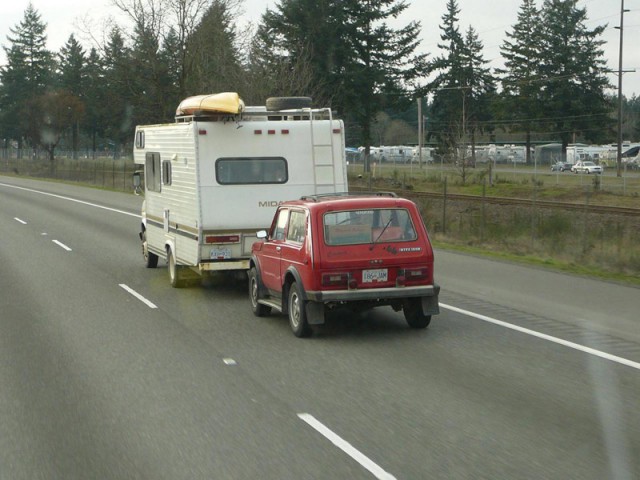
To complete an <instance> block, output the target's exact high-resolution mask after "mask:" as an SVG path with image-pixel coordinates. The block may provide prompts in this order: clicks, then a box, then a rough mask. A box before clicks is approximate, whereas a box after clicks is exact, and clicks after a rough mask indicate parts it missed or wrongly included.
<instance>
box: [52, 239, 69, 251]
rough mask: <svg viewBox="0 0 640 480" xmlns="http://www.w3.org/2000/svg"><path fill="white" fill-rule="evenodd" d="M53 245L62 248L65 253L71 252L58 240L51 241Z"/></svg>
mask: <svg viewBox="0 0 640 480" xmlns="http://www.w3.org/2000/svg"><path fill="white" fill-rule="evenodd" d="M51 241H52V242H53V243H55V244H56V245H58V246H59V247H61V248H64V249H65V250H66V251H67V252H71V251H72V250H71V248H69V247H67V246H66V245H65V244H64V243H62V242H61V241H59V240H51Z"/></svg>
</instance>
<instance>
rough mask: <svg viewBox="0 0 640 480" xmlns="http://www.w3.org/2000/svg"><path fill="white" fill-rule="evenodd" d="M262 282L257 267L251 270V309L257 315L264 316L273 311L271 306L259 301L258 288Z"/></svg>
mask: <svg viewBox="0 0 640 480" xmlns="http://www.w3.org/2000/svg"><path fill="white" fill-rule="evenodd" d="M259 286H260V283H259V279H258V271H257V270H256V267H252V268H251V270H249V297H250V298H251V310H253V314H254V315H255V316H256V317H264V316H265V315H268V314H270V313H271V307H268V306H266V305H262V304H261V303H258V289H259Z"/></svg>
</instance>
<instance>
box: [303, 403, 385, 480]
mask: <svg viewBox="0 0 640 480" xmlns="http://www.w3.org/2000/svg"><path fill="white" fill-rule="evenodd" d="M298 417H299V418H300V419H301V420H303V421H305V422H306V423H307V424H308V425H309V426H311V427H312V428H314V429H315V430H316V431H317V432H319V433H321V434H322V435H323V436H324V437H326V438H327V439H328V440H329V441H331V443H333V444H334V445H335V446H336V447H338V448H339V449H340V450H342V451H343V452H345V453H346V454H347V455H349V456H350V457H351V458H353V459H354V460H355V461H356V462H358V463H359V464H360V465H362V466H363V467H364V468H366V469H367V470H369V471H370V472H371V473H372V474H373V475H374V476H375V477H376V478H379V479H381V480H395V478H396V477H394V476H393V475H391V474H390V473H389V472H387V471H385V470H384V469H382V468H381V467H380V466H378V465H377V464H376V463H375V462H373V461H372V460H371V459H370V458H369V457H367V456H366V455H364V454H363V453H362V452H360V451H359V450H358V449H356V448H355V447H354V446H353V445H351V444H350V443H349V442H347V441H346V440H344V439H343V438H341V437H340V436H339V435H337V434H335V433H334V432H333V431H331V430H330V429H329V428H327V427H326V426H324V425H323V424H322V423H320V422H319V421H318V420H316V419H315V417H314V416H313V415H310V414H308V413H298Z"/></svg>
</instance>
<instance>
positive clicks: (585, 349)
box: [440, 303, 640, 370]
mask: <svg viewBox="0 0 640 480" xmlns="http://www.w3.org/2000/svg"><path fill="white" fill-rule="evenodd" d="M440 306H441V307H442V308H445V309H447V310H451V311H452V312H457V313H461V314H463V315H467V316H469V317H473V318H477V319H478V320H483V321H485V322H489V323H493V324H495V325H499V326H501V327H505V328H509V329H511V330H515V331H517V332H521V333H526V334H527V335H532V336H534V337H538V338H541V339H543V340H547V341H549V342H553V343H557V344H559V345H563V346H565V347H569V348H573V349H574V350H579V351H581V352H584V353H588V354H590V355H595V356H597V357H600V358H604V359H605V360H610V361H612V362H616V363H619V364H621V365H626V366H627V367H631V368H635V369H636V370H640V363H638V362H634V361H632V360H628V359H626V358H622V357H618V356H616V355H611V354H610V353H606V352H602V351H600V350H596V349H595V348H591V347H585V346H584V345H580V344H578V343H573V342H569V341H567V340H563V339H561V338H558V337H553V336H551V335H547V334H546V333H540V332H536V331H535V330H531V329H529V328H524V327H519V326H518V325H513V324H511V323H507V322H503V321H502V320H497V319H495V318H491V317H487V316H485V315H480V314H479V313H474V312H470V311H469V310H464V309H462V308H458V307H454V306H452V305H447V304H443V303H441V304H440Z"/></svg>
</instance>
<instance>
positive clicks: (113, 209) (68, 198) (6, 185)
mask: <svg viewBox="0 0 640 480" xmlns="http://www.w3.org/2000/svg"><path fill="white" fill-rule="evenodd" d="M0 186H3V187H9V188H16V189H18V190H25V191H27V192H33V193H39V194H40V195H47V196H49V197H55V198H60V199H62V200H69V201H70V202H76V203H81V204H82V205H88V206H90V207H95V208H102V209H103V210H109V211H110V212H115V213H122V214H123V215H129V216H130V217H137V218H140V215H137V214H135V213H130V212H125V211H124V210H118V209H117V208H111V207H105V206H104V205H98V204H97V203H91V202H85V201H83V200H77V199H75V198H71V197H65V196H63V195H56V194H55V193H48V192H41V191H40V190H34V189H33V188H25V187H18V186H17V185H9V184H8V183H1V182H0Z"/></svg>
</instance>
